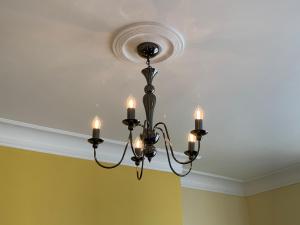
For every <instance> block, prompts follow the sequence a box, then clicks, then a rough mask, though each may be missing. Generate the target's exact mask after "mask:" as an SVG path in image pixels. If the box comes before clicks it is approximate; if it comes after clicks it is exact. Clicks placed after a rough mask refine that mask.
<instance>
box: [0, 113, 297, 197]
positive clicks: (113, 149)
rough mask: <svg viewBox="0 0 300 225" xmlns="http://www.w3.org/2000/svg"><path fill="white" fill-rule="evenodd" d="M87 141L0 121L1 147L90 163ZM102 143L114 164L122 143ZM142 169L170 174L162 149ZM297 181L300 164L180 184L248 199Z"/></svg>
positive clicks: (200, 176) (198, 176) (196, 176)
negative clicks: (253, 174) (260, 173)
mask: <svg viewBox="0 0 300 225" xmlns="http://www.w3.org/2000/svg"><path fill="white" fill-rule="evenodd" d="M88 138H89V136H87V135H83V134H78V133H74V132H68V131H64V130H59V129H53V128H49V127H43V126H38V125H34V124H28V123H23V122H19V121H14V120H8V119H4V118H0V145H2V146H8V147H14V148H19V149H24V150H31V151H37V152H43V153H48V154H56V155H61V156H67V157H74V158H80V159H87V160H93V152H92V151H91V146H90V144H89V143H88V142H87V139H88ZM104 140H105V142H104V143H103V144H102V145H101V158H100V160H101V161H103V162H110V163H113V162H117V161H118V160H119V159H120V153H121V152H122V150H123V148H124V145H125V143H123V142H119V141H114V140H110V139H104ZM175 155H176V157H177V158H178V159H180V160H184V159H185V157H184V154H183V153H179V152H176V153H175ZM130 156H131V154H126V156H125V159H124V161H123V163H122V165H127V166H134V164H133V162H132V161H131V159H130ZM173 166H174V168H175V169H176V171H178V172H182V171H184V168H183V167H182V166H181V165H178V164H176V163H173ZM145 168H147V169H153V170H160V171H164V172H171V171H170V168H169V165H168V161H167V155H166V153H165V151H163V150H158V154H157V156H156V157H155V158H153V160H152V162H151V163H148V162H146V163H145ZM298 182H300V163H299V164H294V165H293V166H290V167H288V168H285V169H282V170H278V171H274V172H272V173H270V174H266V175H264V176H262V177H257V178H254V179H251V180H246V181H243V180H237V179H234V178H229V177H224V176H219V175H216V174H211V173H204V172H200V171H192V172H191V174H189V176H186V177H184V178H182V179H181V185H182V187H185V188H193V189H199V190H205V191H211V192H219V193H224V194H230V195H237V196H251V195H254V194H257V193H260V192H264V191H269V190H273V189H276V188H280V187H284V186H288V185H291V184H295V183H298Z"/></svg>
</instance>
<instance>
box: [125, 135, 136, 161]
mask: <svg viewBox="0 0 300 225" xmlns="http://www.w3.org/2000/svg"><path fill="white" fill-rule="evenodd" d="M129 142H130V148H131V151H132V154H133V155H134V156H135V157H137V158H138V156H137V154H136V153H135V151H134V147H133V143H132V142H133V141H132V131H130V132H129ZM127 144H128V143H127Z"/></svg>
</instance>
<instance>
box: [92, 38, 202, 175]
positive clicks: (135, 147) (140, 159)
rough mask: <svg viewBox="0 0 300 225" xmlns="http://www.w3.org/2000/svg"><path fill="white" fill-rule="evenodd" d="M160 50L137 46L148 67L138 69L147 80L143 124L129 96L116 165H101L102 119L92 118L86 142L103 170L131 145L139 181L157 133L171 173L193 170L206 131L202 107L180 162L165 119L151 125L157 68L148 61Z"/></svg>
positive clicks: (153, 45) (148, 45)
mask: <svg viewBox="0 0 300 225" xmlns="http://www.w3.org/2000/svg"><path fill="white" fill-rule="evenodd" d="M160 51H161V49H160V46H159V45H158V44H156V43H153V42H142V43H141V44H139V45H138V46H137V53H138V54H139V56H141V57H143V58H145V59H146V64H147V67H146V68H144V69H143V70H142V71H141V72H142V74H143V75H144V77H145V78H146V82H147V84H146V86H145V88H144V91H145V94H144V97H143V104H144V108H145V113H146V120H145V121H144V123H141V122H140V121H139V120H137V119H136V118H135V105H136V102H135V99H134V98H132V97H129V98H128V100H127V118H126V119H124V120H123V124H124V125H126V126H127V128H128V130H129V136H128V139H127V142H126V145H125V148H124V150H123V153H122V156H121V159H120V161H119V162H118V163H116V164H115V165H112V166H108V165H104V164H102V163H101V162H100V160H98V158H97V148H98V146H99V144H101V143H102V142H103V140H102V139H101V138H100V128H101V121H100V119H99V118H98V117H97V116H96V117H95V119H94V120H93V134H92V137H91V138H90V139H88V142H89V143H91V144H92V146H93V150H94V159H95V161H96V163H97V165H99V166H100V167H102V168H105V169H113V168H115V167H117V166H119V165H120V164H121V163H122V161H123V159H124V157H125V154H126V152H127V149H128V146H130V149H131V151H132V154H133V156H132V157H131V160H132V161H133V162H134V163H135V165H136V175H137V179H138V180H140V179H141V178H142V176H143V170H144V160H145V158H147V159H148V161H149V162H151V159H152V158H153V157H154V156H155V155H156V152H157V151H156V148H155V144H156V143H157V142H158V141H159V139H160V135H159V134H161V135H162V136H163V141H164V146H165V150H166V153H167V158H168V163H169V166H170V169H171V170H172V172H173V173H174V174H176V175H177V176H180V177H184V176H186V175H188V174H189V173H190V171H191V169H192V163H193V161H194V160H195V159H196V158H197V156H198V155H199V152H200V142H201V139H202V137H203V136H204V135H206V134H207V132H206V131H205V130H204V129H203V111H202V110H201V108H200V107H198V108H197V109H196V111H195V129H194V130H192V131H191V132H190V134H189V139H188V150H187V151H185V152H184V154H185V155H186V156H187V158H188V159H187V160H186V161H184V162H182V161H179V160H178V159H177V158H176V157H175V154H174V150H173V147H172V144H171V138H170V135H169V131H168V128H167V125H166V124H165V123H164V122H158V123H156V124H153V115H154V109H155V104H156V96H155V95H154V91H155V88H154V86H153V85H152V81H153V78H154V77H155V76H156V75H157V73H158V71H157V70H156V69H155V68H153V67H152V66H151V65H150V60H151V59H152V58H154V57H155V56H157V55H158V54H159V53H160ZM137 127H141V128H142V132H141V133H140V135H139V136H138V137H137V138H136V140H135V143H133V135H132V132H133V130H134V129H135V128H137ZM196 141H197V150H195V144H196ZM170 153H171V154H170ZM171 158H172V159H173V160H174V161H175V162H176V163H179V164H182V165H189V169H188V170H187V172H185V173H183V174H181V173H179V172H176V171H175V169H174V168H173V166H172V162H171Z"/></svg>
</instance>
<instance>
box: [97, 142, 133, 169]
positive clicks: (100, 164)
mask: <svg viewBox="0 0 300 225" xmlns="http://www.w3.org/2000/svg"><path fill="white" fill-rule="evenodd" d="M128 143H129V141H127V143H126V145H125V149H124V152H123V155H122V157H121V159H120V161H119V162H118V163H117V164H115V165H112V166H106V165H103V164H102V163H101V162H100V161H98V159H97V151H96V148H94V159H95V161H96V163H97V164H98V166H101V167H102V168H104V169H113V168H116V167H117V166H119V165H120V164H121V163H122V161H123V159H124V156H125V154H126V151H127V148H128Z"/></svg>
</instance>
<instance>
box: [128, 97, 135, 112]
mask: <svg viewBox="0 0 300 225" xmlns="http://www.w3.org/2000/svg"><path fill="white" fill-rule="evenodd" d="M126 102H127V108H128V109H135V108H136V101H135V98H134V97H132V96H129V97H128V98H127V101H126Z"/></svg>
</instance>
